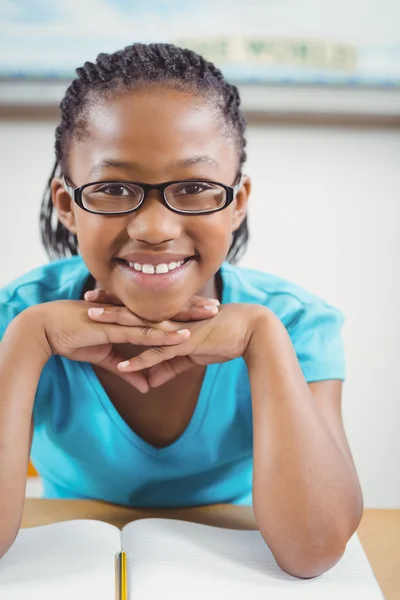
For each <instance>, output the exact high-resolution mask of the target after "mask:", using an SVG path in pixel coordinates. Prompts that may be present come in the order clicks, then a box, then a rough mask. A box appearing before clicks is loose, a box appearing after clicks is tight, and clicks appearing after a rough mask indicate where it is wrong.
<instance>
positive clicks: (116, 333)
mask: <svg viewBox="0 0 400 600" xmlns="http://www.w3.org/2000/svg"><path fill="white" fill-rule="evenodd" d="M98 326H99V334H100V335H101V334H102V336H101V337H102V340H104V341H100V342H99V339H96V340H94V341H93V344H92V345H95V344H99V343H103V344H107V343H112V344H134V345H137V346H174V345H179V344H181V343H182V342H184V341H186V340H187V339H188V338H189V337H190V330H189V329H178V330H176V331H162V330H161V329H153V328H152V327H123V326H122V327H121V326H120V325H114V324H108V323H98ZM88 345H89V344H88Z"/></svg>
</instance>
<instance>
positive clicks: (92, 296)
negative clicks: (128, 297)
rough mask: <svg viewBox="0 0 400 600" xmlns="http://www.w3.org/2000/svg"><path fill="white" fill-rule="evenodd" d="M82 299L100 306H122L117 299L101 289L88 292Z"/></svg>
mask: <svg viewBox="0 0 400 600" xmlns="http://www.w3.org/2000/svg"><path fill="white" fill-rule="evenodd" d="M84 299H85V300H86V301H87V302H99V303H100V304H115V305H116V306H124V305H123V303H122V302H121V300H120V299H119V298H117V297H116V296H114V295H113V294H112V293H111V292H108V291H107V290H105V289H103V288H98V289H96V290H89V291H88V292H86V293H85V295H84Z"/></svg>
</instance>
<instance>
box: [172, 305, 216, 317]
mask: <svg viewBox="0 0 400 600" xmlns="http://www.w3.org/2000/svg"><path fill="white" fill-rule="evenodd" d="M218 312H219V308H218V306H217V305H215V304H203V303H199V304H197V303H195V302H190V303H189V304H187V305H185V306H183V307H182V308H181V310H180V311H179V312H178V314H177V315H175V316H174V318H173V320H174V321H201V320H203V319H209V318H210V317H213V316H215V315H216V314H218Z"/></svg>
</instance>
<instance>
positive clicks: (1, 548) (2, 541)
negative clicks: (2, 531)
mask: <svg viewBox="0 0 400 600" xmlns="http://www.w3.org/2000/svg"><path fill="white" fill-rule="evenodd" d="M17 533H18V532H17ZM17 533H15V534H13V535H9V536H3V535H1V537H0V561H1V559H2V558H3V556H5V555H6V554H7V552H8V551H9V549H10V548H11V546H12V545H13V544H14V542H15V540H16V539H17Z"/></svg>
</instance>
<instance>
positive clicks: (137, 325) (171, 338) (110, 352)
mask: <svg viewBox="0 0 400 600" xmlns="http://www.w3.org/2000/svg"><path fill="white" fill-rule="evenodd" d="M92 307H93V308H95V307H96V305H93V304H92ZM97 307H98V306H97ZM97 307H96V308H97ZM104 308H105V309H106V310H107V309H108V308H113V310H120V309H118V308H117V307H107V306H106V307H104ZM125 310H127V309H125ZM24 313H25V317H24V318H25V319H27V321H26V322H27V323H28V325H29V323H30V320H32V323H34V324H35V327H36V328H38V329H39V331H41V332H43V334H44V335H41V339H43V340H45V345H46V348H45V352H46V354H47V355H48V357H50V356H51V355H53V354H58V355H60V356H65V357H66V358H69V359H71V360H76V361H80V362H89V363H92V364H95V365H98V366H101V367H102V368H104V369H107V370H108V371H111V372H112V373H115V374H117V375H118V376H119V377H122V379H124V380H126V381H127V382H128V383H130V384H131V385H133V386H134V387H136V388H137V389H138V390H139V391H141V392H147V391H148V389H149V386H148V383H147V379H146V377H145V375H144V374H143V373H123V372H121V371H120V370H119V369H118V368H117V365H118V363H120V362H121V360H124V356H123V355H122V354H121V353H120V352H119V351H118V350H117V349H116V347H115V344H133V345H136V346H157V345H166V346H168V345H169V344H181V343H182V341H183V340H185V339H186V338H187V337H189V335H190V333H189V332H188V331H187V330H186V333H183V334H180V333H178V331H177V330H178V329H181V328H182V327H181V326H180V325H178V324H172V323H171V322H170V321H164V322H163V323H160V325H158V326H157V328H155V327H154V324H153V323H148V322H147V321H144V320H142V319H139V317H136V316H135V315H134V314H133V313H130V322H129V325H128V326H125V325H124V324H116V323H117V320H115V321H114V323H111V324H107V323H95V322H94V321H93V320H92V319H90V318H89V317H88V303H87V302H85V301H84V300H55V301H52V302H46V303H43V304H36V305H33V306H31V307H29V308H27V309H26V310H25V311H24Z"/></svg>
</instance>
